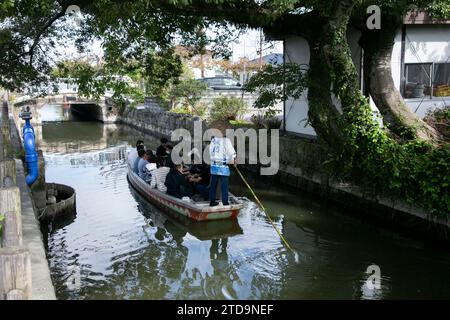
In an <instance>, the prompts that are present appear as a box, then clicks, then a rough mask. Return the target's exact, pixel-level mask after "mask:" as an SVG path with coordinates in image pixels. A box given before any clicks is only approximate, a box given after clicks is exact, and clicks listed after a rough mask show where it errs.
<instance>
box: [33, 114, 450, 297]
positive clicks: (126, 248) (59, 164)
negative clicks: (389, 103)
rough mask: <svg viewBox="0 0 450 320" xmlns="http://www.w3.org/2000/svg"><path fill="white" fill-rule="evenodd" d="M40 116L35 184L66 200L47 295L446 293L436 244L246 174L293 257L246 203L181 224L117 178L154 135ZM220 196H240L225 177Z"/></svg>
mask: <svg viewBox="0 0 450 320" xmlns="http://www.w3.org/2000/svg"><path fill="white" fill-rule="evenodd" d="M52 114H53V116H52ZM43 120H45V121H50V122H45V123H43V125H42V137H40V141H39V144H40V148H41V149H42V150H43V151H44V156H45V161H46V180H47V182H58V183H63V184H68V185H70V186H72V187H73V188H75V190H76V193H77V196H76V201H77V202H76V214H75V216H74V217H72V218H71V219H68V220H67V221H64V222H59V223H58V224H53V225H49V226H48V227H46V226H43V232H44V238H45V240H46V246H47V255H48V261H49V264H50V269H51V274H52V279H53V283H54V285H55V289H56V293H57V297H58V298H59V299H407V298H448V297H450V285H449V284H450V272H449V270H450V254H449V252H448V250H445V249H444V248H442V247H437V246H436V245H434V244H431V243H427V242H422V241H419V240H414V239H412V238H410V237H408V236H406V235H403V234H401V233H398V232H397V231H393V230H392V229H390V228H387V227H386V226H384V225H382V224H380V223H379V222H377V221H375V220H372V219H370V218H369V217H364V216H363V215H360V214H355V213H351V212H350V211H349V210H348V209H346V208H343V207H340V206H337V205H335V204H331V203H328V202H326V201H325V200H324V199H321V198H320V197H315V196H311V195H308V194H305V193H302V192H301V191H298V190H290V189H288V188H284V187H282V186H277V185H274V184H273V183H270V182H268V181H267V180H263V179H257V178H252V179H251V182H252V184H253V186H254V187H255V191H256V192H257V193H258V194H259V195H260V196H261V197H260V198H261V200H262V201H263V203H264V204H265V205H266V207H267V208H268V210H269V212H270V213H271V215H272V217H273V219H274V222H275V224H276V225H277V226H278V228H279V229H280V230H281V231H282V233H283V235H284V236H285V237H286V239H287V240H288V242H289V243H290V244H291V246H292V247H294V248H295V249H296V250H297V251H298V254H299V255H298V260H297V259H296V258H295V257H294V255H293V254H292V253H291V252H289V251H288V250H287V249H286V248H285V247H284V246H283V244H282V242H281V240H280V238H279V237H278V236H277V234H276V232H275V230H274V229H273V228H272V226H271V225H270V223H269V221H268V220H267V218H266V217H265V215H264V214H263V213H262V212H260V211H259V210H258V209H257V207H256V205H255V204H254V203H253V202H251V201H245V209H244V210H243V211H242V212H241V214H240V216H239V218H238V220H237V221H236V222H234V223H233V222H230V221H225V222H223V223H215V224H211V225H208V224H207V225H205V224H200V225H199V224H193V225H186V224H182V223H179V222H177V221H175V220H173V219H171V218H170V217H168V216H166V215H165V214H164V213H161V212H159V211H158V210H157V209H155V208H154V207H153V206H152V205H151V204H149V203H147V202H146V201H145V200H143V199H142V198H141V197H140V196H139V194H137V193H136V192H135V191H134V190H133V189H132V188H131V187H130V186H129V184H128V182H127V179H126V172H127V168H126V160H125V159H126V155H127V152H128V151H129V150H130V149H131V147H132V145H133V144H134V143H135V141H136V140H137V139H138V138H143V140H144V141H145V143H146V146H147V147H151V148H155V147H156V146H157V145H158V141H157V140H156V139H155V138H154V137H151V136H148V135H143V134H141V133H139V132H137V131H135V130H132V129H130V128H128V127H124V126H118V125H103V124H101V123H98V122H81V121H74V119H72V118H71V117H69V116H68V115H67V114H64V111H61V107H59V106H51V107H50V106H49V107H46V108H45V117H44V116H43ZM66 120H71V121H66ZM75 120H76V119H75ZM231 191H232V192H233V193H235V194H237V195H240V196H243V197H248V198H250V195H249V194H248V193H247V191H246V190H245V188H244V186H243V185H242V183H241V182H240V181H239V180H238V179H237V176H234V177H232V186H231ZM362 217H364V218H362ZM376 267H379V270H380V275H381V279H380V286H379V287H376V288H372V289H370V288H368V286H367V284H366V281H367V279H368V277H369V274H368V273H367V270H368V268H369V269H370V268H376Z"/></svg>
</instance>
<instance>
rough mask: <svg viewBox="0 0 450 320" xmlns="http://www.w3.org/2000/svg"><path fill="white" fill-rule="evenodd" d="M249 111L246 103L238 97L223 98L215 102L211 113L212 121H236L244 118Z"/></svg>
mask: <svg viewBox="0 0 450 320" xmlns="http://www.w3.org/2000/svg"><path fill="white" fill-rule="evenodd" d="M246 109H247V106H246V105H245V102H244V101H243V100H242V99H239V98H236V97H227V96H221V97H218V98H216V99H214V100H213V105H212V107H211V110H210V111H209V119H210V121H216V120H227V121H230V120H236V119H238V118H239V117H240V116H242V115H243V114H244V113H245V111H246Z"/></svg>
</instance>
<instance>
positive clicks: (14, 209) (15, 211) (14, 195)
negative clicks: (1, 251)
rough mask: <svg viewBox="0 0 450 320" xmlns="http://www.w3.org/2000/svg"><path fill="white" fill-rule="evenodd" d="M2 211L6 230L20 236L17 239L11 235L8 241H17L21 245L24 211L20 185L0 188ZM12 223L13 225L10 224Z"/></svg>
mask: <svg viewBox="0 0 450 320" xmlns="http://www.w3.org/2000/svg"><path fill="white" fill-rule="evenodd" d="M0 213H1V214H3V215H5V223H4V226H5V230H8V232H11V233H12V234H14V233H16V234H17V237H18V239H15V237H14V236H13V238H12V239H11V237H9V238H8V240H7V241H8V242H11V241H12V242H14V241H16V242H18V245H19V246H21V245H22V214H21V213H22V211H21V208H20V191H19V188H18V187H9V188H0ZM12 215H14V217H13V216H12ZM10 223H12V224H13V225H10ZM10 236H12V235H10Z"/></svg>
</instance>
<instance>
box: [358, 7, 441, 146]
mask: <svg viewBox="0 0 450 320" xmlns="http://www.w3.org/2000/svg"><path fill="white" fill-rule="evenodd" d="M381 23H382V28H381V29H379V30H368V29H365V30H364V31H363V33H362V37H361V40H360V44H361V46H362V47H363V49H364V82H365V86H366V88H367V89H368V91H369V93H370V95H371V97H372V99H373V101H374V102H375V105H376V106H377V108H378V110H379V111H380V113H381V115H382V117H383V122H384V124H385V126H386V127H387V128H388V129H389V130H390V132H391V133H392V134H393V135H394V136H396V137H397V138H400V139H402V140H404V139H406V140H411V139H415V138H417V139H420V140H423V141H428V142H431V143H435V141H436V140H438V139H439V134H438V133H437V132H436V130H434V129H433V128H432V127H430V126H429V125H428V124H426V123H425V122H424V121H423V120H421V119H420V118H419V117H418V116H417V115H416V114H415V113H414V112H412V110H411V109H410V108H409V107H408V106H407V105H406V104H405V101H404V100H403V97H402V96H401V94H400V92H399V91H398V90H397V89H396V88H395V85H394V80H393V79H392V69H391V57H392V49H393V46H394V37H395V35H396V33H397V31H398V30H399V29H400V28H401V26H402V23H403V20H402V19H400V18H399V17H394V16H389V15H388V14H386V13H383V15H382V22H381Z"/></svg>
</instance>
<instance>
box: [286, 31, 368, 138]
mask: <svg viewBox="0 0 450 320" xmlns="http://www.w3.org/2000/svg"><path fill="white" fill-rule="evenodd" d="M359 37H360V33H359V32H354V31H350V32H349V33H348V34H347V40H348V43H349V45H350V48H351V50H352V59H353V62H354V63H355V66H356V68H357V70H358V71H359V69H360V65H361V49H360V47H359V45H358V40H359ZM284 50H285V61H286V62H294V63H297V64H305V65H309V59H310V52H309V45H308V42H307V41H306V40H305V39H303V38H302V37H298V36H291V37H287V38H286V39H285V49H284ZM332 100H333V101H334V103H335V104H336V107H337V108H338V109H340V105H341V104H340V102H339V101H338V100H337V99H336V98H335V97H334V95H332ZM285 112H286V114H285V119H286V131H289V132H291V133H297V134H302V135H311V136H315V135H316V132H315V131H314V128H313V127H311V126H310V125H309V124H308V90H307V89H306V90H305V91H304V92H303V94H302V96H301V97H300V98H299V99H288V100H287V101H286V102H285Z"/></svg>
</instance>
